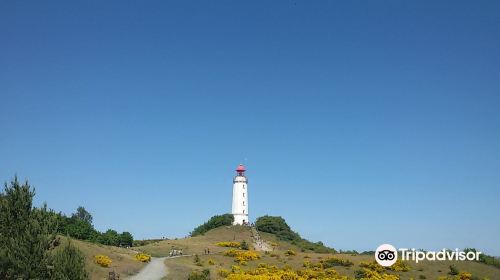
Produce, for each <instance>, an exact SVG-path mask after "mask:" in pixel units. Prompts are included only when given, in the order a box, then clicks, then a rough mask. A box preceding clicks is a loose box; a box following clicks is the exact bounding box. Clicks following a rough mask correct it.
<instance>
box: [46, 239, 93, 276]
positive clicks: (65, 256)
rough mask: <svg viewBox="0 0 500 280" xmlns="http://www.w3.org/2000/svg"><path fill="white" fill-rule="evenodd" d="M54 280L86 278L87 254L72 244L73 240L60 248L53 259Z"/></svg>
mask: <svg viewBox="0 0 500 280" xmlns="http://www.w3.org/2000/svg"><path fill="white" fill-rule="evenodd" d="M52 265H53V271H52V273H51V274H52V276H51V278H50V279H52V280H86V279H88V278H89V276H88V274H87V272H86V271H85V256H84V255H83V254H82V252H80V250H78V248H76V247H75V246H73V245H72V244H71V241H69V238H68V243H67V244H66V245H65V246H64V247H63V248H62V249H61V250H59V251H58V252H57V253H56V254H55V256H54V258H53V261H52Z"/></svg>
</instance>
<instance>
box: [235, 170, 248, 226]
mask: <svg viewBox="0 0 500 280" xmlns="http://www.w3.org/2000/svg"><path fill="white" fill-rule="evenodd" d="M245 171H246V169H245V166H243V164H240V165H239V166H238V167H237V168H236V176H235V177H234V179H233V208H232V212H231V213H232V214H233V216H234V222H233V225H244V224H247V223H248V180H247V177H246V176H245Z"/></svg>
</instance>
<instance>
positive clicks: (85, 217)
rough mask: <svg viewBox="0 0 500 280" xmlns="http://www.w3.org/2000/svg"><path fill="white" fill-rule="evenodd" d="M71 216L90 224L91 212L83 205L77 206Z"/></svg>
mask: <svg viewBox="0 0 500 280" xmlns="http://www.w3.org/2000/svg"><path fill="white" fill-rule="evenodd" d="M71 217H72V218H76V219H78V220H81V221H83V222H85V223H88V224H90V225H91V224H92V214H90V213H89V212H88V211H87V210H85V208H84V207H83V206H78V208H76V213H74V214H73V215H72V216H71Z"/></svg>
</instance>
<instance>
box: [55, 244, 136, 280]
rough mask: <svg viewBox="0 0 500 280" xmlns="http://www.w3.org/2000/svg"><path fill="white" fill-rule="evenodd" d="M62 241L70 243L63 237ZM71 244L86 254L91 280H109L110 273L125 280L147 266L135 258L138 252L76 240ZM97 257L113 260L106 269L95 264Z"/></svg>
mask: <svg viewBox="0 0 500 280" xmlns="http://www.w3.org/2000/svg"><path fill="white" fill-rule="evenodd" d="M60 240H61V244H62V245H64V244H65V243H67V242H68V238H66V237H61V239H60ZM71 244H72V245H74V246H75V247H77V248H78V249H79V250H80V251H81V252H82V253H83V254H84V256H85V269H86V270H87V272H88V273H89V276H90V279H93V280H94V279H95V280H98V279H99V280H100V279H108V273H109V272H110V271H115V272H117V273H119V274H120V276H121V277H122V279H123V278H124V277H126V276H129V275H133V274H135V273H137V272H138V271H139V270H140V269H141V268H142V267H144V265H145V264H144V263H141V262H139V261H137V260H136V259H135V258H134V257H135V254H136V252H135V251H134V250H131V249H126V248H120V247H115V246H106V245H100V244H95V243H90V242H87V241H81V240H75V239H71ZM59 247H63V246H59ZM56 250H57V249H56ZM96 255H106V256H108V257H110V258H111V260H112V263H111V265H110V266H109V267H107V268H106V267H101V266H100V265H98V264H96V263H95V262H94V256H96Z"/></svg>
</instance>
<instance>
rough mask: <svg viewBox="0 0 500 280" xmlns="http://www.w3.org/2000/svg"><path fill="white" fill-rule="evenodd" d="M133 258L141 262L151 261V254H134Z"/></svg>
mask: <svg viewBox="0 0 500 280" xmlns="http://www.w3.org/2000/svg"><path fill="white" fill-rule="evenodd" d="M135 259H136V260H138V261H141V262H150V261H151V256H150V255H146V254H144V253H139V254H136V255H135Z"/></svg>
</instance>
